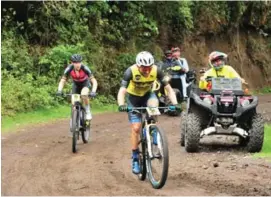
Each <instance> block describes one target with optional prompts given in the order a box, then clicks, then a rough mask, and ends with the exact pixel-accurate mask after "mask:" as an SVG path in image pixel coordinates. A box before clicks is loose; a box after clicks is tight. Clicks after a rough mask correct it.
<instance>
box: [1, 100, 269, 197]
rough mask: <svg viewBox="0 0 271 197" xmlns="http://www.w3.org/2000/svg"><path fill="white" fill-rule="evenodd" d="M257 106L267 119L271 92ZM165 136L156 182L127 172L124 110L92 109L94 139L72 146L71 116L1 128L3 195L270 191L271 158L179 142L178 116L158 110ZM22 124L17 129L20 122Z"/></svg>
mask: <svg viewBox="0 0 271 197" xmlns="http://www.w3.org/2000/svg"><path fill="white" fill-rule="evenodd" d="M259 111H261V112H262V113H263V115H264V117H265V119H266V121H270V117H271V95H267V96H261V97H260V104H259ZM159 120H160V121H159V125H160V126H161V127H162V128H163V129H164V130H165V131H166V134H167V137H168V142H169V153H170V161H169V165H170V166H169V174H168V180H167V182H166V185H165V186H164V187H163V188H162V189H160V190H155V189H153V188H152V187H151V185H150V184H149V182H148V181H144V182H141V181H139V180H138V179H137V177H136V176H135V175H133V174H132V172H131V151H130V131H129V124H128V120H127V114H125V113H108V114H102V115H96V116H94V119H93V130H92V136H91V137H92V141H91V142H90V143H89V144H83V143H82V142H80V144H79V146H78V153H76V154H73V153H72V152H71V138H70V137H68V130H69V121H68V120H62V121H59V122H53V123H48V124H43V125H37V126H35V127H29V128H24V129H23V130H24V131H19V132H17V133H14V134H6V135H2V158H1V159H2V195H27V196H30V195H54V196H58V195H59V196H60V195H76V196H81V195H87V196H89V195H119V196H120V195H152V196H153V195H170V196H172V195H175V196H176V195H200V196H203V195H242V196H246V195H271V161H270V160H269V161H268V160H266V159H255V158H253V157H252V156H251V155H250V154H248V153H246V152H245V151H243V150H240V149H238V148H236V147H229V146H223V147H211V148H210V147H205V148H203V149H201V151H200V152H199V153H195V154H188V153H186V152H185V150H184V148H181V147H180V143H179V140H180V132H179V126H180V118H179V117H177V118H173V117H167V116H161V117H160V119H159ZM21 130H22V129H21Z"/></svg>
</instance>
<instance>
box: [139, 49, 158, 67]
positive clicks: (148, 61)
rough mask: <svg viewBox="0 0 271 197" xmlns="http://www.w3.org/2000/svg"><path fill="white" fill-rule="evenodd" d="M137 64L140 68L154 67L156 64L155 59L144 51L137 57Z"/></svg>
mask: <svg viewBox="0 0 271 197" xmlns="http://www.w3.org/2000/svg"><path fill="white" fill-rule="evenodd" d="M136 64H137V65H138V66H146V67H148V66H152V65H153V64H154V58H153V56H152V54H151V53H150V52H148V51H142V52H140V53H138V54H137V56H136Z"/></svg>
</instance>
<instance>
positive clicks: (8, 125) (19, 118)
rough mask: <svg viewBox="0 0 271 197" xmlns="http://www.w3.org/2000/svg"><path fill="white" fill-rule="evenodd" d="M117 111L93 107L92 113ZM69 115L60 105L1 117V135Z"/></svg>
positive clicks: (105, 107)
mask: <svg viewBox="0 0 271 197" xmlns="http://www.w3.org/2000/svg"><path fill="white" fill-rule="evenodd" d="M114 111H117V106H116V105H104V106H95V105H94V106H93V108H92V113H93V114H98V113H103V112H114ZM70 113H71V107H70V105H68V104H66V105H61V106H57V107H55V108H49V109H40V110H36V111H32V112H27V113H18V114H16V115H15V116H13V117H2V120H1V124H2V125H1V131H2V133H7V132H12V131H14V130H16V129H17V128H20V127H24V126H28V125H31V124H37V123H45V122H50V121H54V120H58V119H64V118H69V117H70Z"/></svg>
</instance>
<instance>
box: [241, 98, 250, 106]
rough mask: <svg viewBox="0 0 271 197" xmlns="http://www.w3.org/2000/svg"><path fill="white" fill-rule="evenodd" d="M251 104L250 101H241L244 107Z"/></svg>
mask: <svg viewBox="0 0 271 197" xmlns="http://www.w3.org/2000/svg"><path fill="white" fill-rule="evenodd" d="M249 104H250V102H249V100H248V99H244V100H242V101H241V105H242V107H245V106H248V105H249Z"/></svg>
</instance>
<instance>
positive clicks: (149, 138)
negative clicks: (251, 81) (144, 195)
mask: <svg viewBox="0 0 271 197" xmlns="http://www.w3.org/2000/svg"><path fill="white" fill-rule="evenodd" d="M159 109H169V110H172V111H173V110H175V107H173V106H169V107H132V108H130V107H129V108H128V110H127V112H133V113H139V114H141V115H142V119H141V120H142V122H141V123H142V124H141V129H140V140H139V142H138V145H139V164H140V169H141V172H140V173H139V174H138V178H139V180H142V181H143V180H145V179H146V177H148V179H149V181H150V183H151V185H152V187H153V188H155V189H160V188H162V187H163V186H164V185H165V183H166V180H167V175H168V163H169V153H168V142H167V137H166V134H165V132H164V131H163V130H162V129H161V128H159V127H158V126H157V124H156V123H157V116H159V115H161V113H160V111H159ZM146 112H147V113H146ZM155 132H156V135H155ZM155 136H156V140H155ZM155 141H156V142H155ZM140 145H141V146H140ZM156 164H159V165H161V169H159V167H157V166H156Z"/></svg>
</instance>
